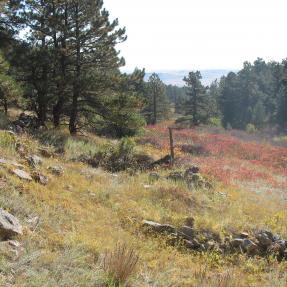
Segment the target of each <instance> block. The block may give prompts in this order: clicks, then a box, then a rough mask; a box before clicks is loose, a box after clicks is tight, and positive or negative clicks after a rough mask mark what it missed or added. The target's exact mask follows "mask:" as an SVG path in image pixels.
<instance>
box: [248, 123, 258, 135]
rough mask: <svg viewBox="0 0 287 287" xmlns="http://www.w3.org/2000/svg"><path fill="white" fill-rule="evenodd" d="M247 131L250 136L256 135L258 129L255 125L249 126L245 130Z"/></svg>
mask: <svg viewBox="0 0 287 287" xmlns="http://www.w3.org/2000/svg"><path fill="white" fill-rule="evenodd" d="M245 131H246V132H247V133H249V134H254V133H256V131H257V129H256V127H255V125H253V124H247V125H246V128H245Z"/></svg>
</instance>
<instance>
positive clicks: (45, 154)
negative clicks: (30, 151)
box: [38, 148, 53, 158]
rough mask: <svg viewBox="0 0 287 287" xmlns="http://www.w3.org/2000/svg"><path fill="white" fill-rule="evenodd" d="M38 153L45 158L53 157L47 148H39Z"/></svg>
mask: <svg viewBox="0 0 287 287" xmlns="http://www.w3.org/2000/svg"><path fill="white" fill-rule="evenodd" d="M38 151H39V152H40V154H41V156H43V157H46V158H50V157H52V156H53V153H52V152H51V151H49V150H48V149H47V148H38Z"/></svg>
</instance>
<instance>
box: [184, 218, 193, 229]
mask: <svg viewBox="0 0 287 287" xmlns="http://www.w3.org/2000/svg"><path fill="white" fill-rule="evenodd" d="M194 221H195V219H194V218H193V217H187V218H186V219H185V220H184V223H185V225H186V226H188V227H194Z"/></svg>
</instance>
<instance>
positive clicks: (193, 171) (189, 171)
mask: <svg viewBox="0 0 287 287" xmlns="http://www.w3.org/2000/svg"><path fill="white" fill-rule="evenodd" d="M196 173H199V167H198V166H192V167H190V168H188V169H187V170H186V171H185V173H184V177H189V176H191V175H193V174H196Z"/></svg>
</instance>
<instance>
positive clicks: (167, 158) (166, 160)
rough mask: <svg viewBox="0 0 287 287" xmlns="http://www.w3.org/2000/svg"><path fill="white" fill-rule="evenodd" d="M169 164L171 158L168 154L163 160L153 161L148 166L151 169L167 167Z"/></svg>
mask: <svg viewBox="0 0 287 287" xmlns="http://www.w3.org/2000/svg"><path fill="white" fill-rule="evenodd" d="M170 163H171V156H170V155H169V154H168V155H166V156H164V157H163V158H161V159H159V160H157V161H154V162H153V163H152V164H151V165H150V166H151V167H155V166H157V165H167V164H170Z"/></svg>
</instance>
